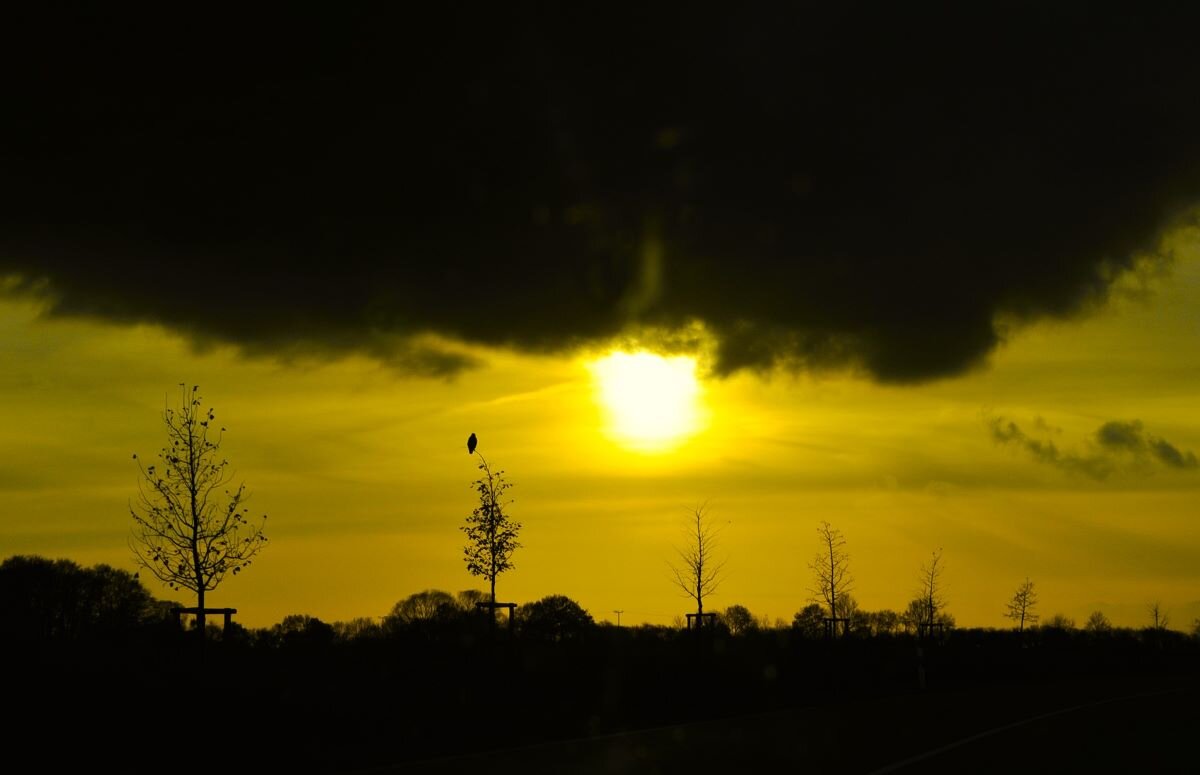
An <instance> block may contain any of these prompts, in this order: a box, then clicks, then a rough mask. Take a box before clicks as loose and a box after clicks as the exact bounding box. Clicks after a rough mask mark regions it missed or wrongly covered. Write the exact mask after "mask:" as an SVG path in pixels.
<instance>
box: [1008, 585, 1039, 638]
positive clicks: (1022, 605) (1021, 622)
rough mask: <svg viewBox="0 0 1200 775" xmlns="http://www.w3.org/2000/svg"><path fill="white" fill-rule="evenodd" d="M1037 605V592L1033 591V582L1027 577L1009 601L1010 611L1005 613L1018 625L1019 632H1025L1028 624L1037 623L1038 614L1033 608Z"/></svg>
mask: <svg viewBox="0 0 1200 775" xmlns="http://www.w3.org/2000/svg"><path fill="white" fill-rule="evenodd" d="M1036 607H1037V593H1036V592H1034V591H1033V582H1032V581H1030V580H1029V579H1028V578H1026V579H1025V582H1024V583H1023V584H1021V586H1019V587H1017V591H1016V592H1015V593H1013V596H1012V600H1010V601H1008V611H1007V612H1006V613H1005V614H1004V615H1005V616H1006V617H1008V618H1009V619H1012V620H1013V622H1014V623H1015V624H1016V625H1017V632H1024V631H1025V625H1026V624H1028V625H1029V626H1030V627H1032V626H1033V625H1035V624H1037V620H1038V615H1037V614H1036V613H1034V610H1033V609H1034V608H1036Z"/></svg>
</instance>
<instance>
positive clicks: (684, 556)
mask: <svg viewBox="0 0 1200 775" xmlns="http://www.w3.org/2000/svg"><path fill="white" fill-rule="evenodd" d="M718 532H719V531H718V528H717V526H716V524H715V523H714V521H713V520H712V517H711V514H710V513H709V511H708V509H707V507H706V506H699V507H697V508H695V509H693V510H692V513H691V514H690V515H689V517H688V520H687V524H686V528H685V534H686V538H685V542H684V545H683V547H682V548H677V549H676V552H677V555H678V557H677V561H676V562H673V563H671V564H670V567H671V573H672V576H673V578H674V581H675V584H676V586H678V587H679V588H680V589H681V590H682V591H683V593H684V595H686V596H687V597H689V598H691V600H692V601H693V602H694V603H695V604H696V622H697V624H698V625H699V624H702V623H703V622H705V621H706V618H705V612H704V601H705V600H706V599H707V598H709V597H710V596H711V595H712V594H713V593H715V592H716V590H717V588H718V587H719V586H720V585H721V582H722V580H723V579H722V570H723V569H724V566H725V561H724V560H722V559H719V558H718V556H717V534H718ZM817 534H818V536H819V537H820V549H819V550H818V551H817V553H816V555H815V556H814V557H813V559H812V561H811V562H810V563H809V569H810V570H811V571H812V573H813V582H814V583H813V587H812V588H811V589H810V590H809V591H810V593H811V597H810V600H811V602H812V605H810V606H809V607H807V608H804V609H802V610H801V611H800V612H798V613H797V614H796V617H795V621H796V622H797V625H798V626H800V627H801V628H802V629H808V628H810V627H812V628H815V629H819V630H823V631H824V632H826V633H828V634H829V635H834V636H836V635H844V634H846V633H847V632H849V631H850V629H851V627H852V626H855V625H857V624H860V622H859V621H858V620H857V619H856V618H855V617H856V614H857V613H858V604H857V603H856V602H855V601H854V598H853V597H852V596H851V595H850V593H851V591H853V589H854V577H853V576H852V575H851V573H850V554H849V552H848V551H847V549H846V538H845V536H843V535H842V532H841V531H840V530H838V529H837V528H835V527H833V526H832V525H830V524H829V523H828V522H822V523H821V524H820V526H818V528H817ZM942 571H943V565H942V551H941V549H938V550H937V551H935V552H934V553H933V556H932V557H931V558H930V560H929V562H927V563H925V564H924V565H922V566H921V570H920V574H919V577H918V583H919V584H918V590H917V594H916V596H915V597H914V599H913V600H912V602H910V603H909V606H908V608H907V609H906V610H905V612H904V614H896V615H895V622H896V623H897V624H898V623H900V622H905V623H907V624H908V625H909V626H911V628H912V629H913V630H914V631H916V632H920V631H932V630H934V629H935V628H937V627H947V626H953V623H954V622H953V619H952V618H951V617H950V616H949V615H948V614H947V613H946V612H945V610H944V609H945V605H946V600H945V595H944V593H943V589H942ZM727 610H732V609H727ZM710 618H711V619H712V620H714V621H719V620H720V617H716V616H711V617H710ZM725 618H727V619H728V618H729V617H728V616H726V617H725Z"/></svg>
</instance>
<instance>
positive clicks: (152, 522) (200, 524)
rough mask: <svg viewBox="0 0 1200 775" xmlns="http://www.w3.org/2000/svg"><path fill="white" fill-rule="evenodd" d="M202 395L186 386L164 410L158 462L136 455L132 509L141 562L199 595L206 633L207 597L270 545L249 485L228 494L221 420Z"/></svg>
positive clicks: (161, 577)
mask: <svg viewBox="0 0 1200 775" xmlns="http://www.w3.org/2000/svg"><path fill="white" fill-rule="evenodd" d="M199 391H200V388H199V386H194V387H192V389H191V390H190V391H188V390H187V388H186V386H185V385H182V384H181V385H180V386H179V394H180V405H179V408H177V409H175V408H171V407H167V408H166V409H164V410H163V415H162V419H163V424H164V425H166V428H167V446H165V447H163V448H162V450H161V451H160V452H159V454H158V458H159V461H160V462H159V463H157V464H152V465H143V464H142V462H141V460H140V459H139V458H138V456H137V455H134V456H133V457H134V460H137V461H138V463H137V465H138V470H139V471H140V473H141V478H140V480H139V482H138V499H137V502H136V504H130V507H129V512H130V514H131V515H132V516H133V522H134V527H133V536H132V539H131V540H130V548H131V549H132V550H133V553H134V557H135V558H136V560H137V563H138V565H140V566H141V567H142V568H144V569H146V570H147V571H149V572H150V573H151V574H152V575H153V576H154V577H155V578H157V579H158V580H159V581H161V582H163V583H164V584H166V585H167V586H168V587H170V588H171V589H186V590H188V591H190V592H192V593H194V594H195V595H196V606H197V608H199V609H200V610H201V613H200V614H198V616H197V621H196V625H197V629H198V630H199V631H200V632H201V633H203V632H204V613H203V609H204V595H205V593H206V592H210V591H212V590H214V589H216V588H217V587H218V586H219V585H220V584H221V582H222V581H223V580H224V579H225V577H226V576H227V575H228V574H233V575H235V576H236V575H237V574H238V573H240V572H241V571H242V570H243V569H244V568H245V567H247V566H248V565H250V564H251V561H252V560H253V558H254V557H255V556H256V555H257V554H258V553H259V551H260V550H262V548H263V546H264V545H265V544H266V542H267V537H266V536H265V535H263V532H262V531H263V526H264V524H265V522H266V519H267V518H266V515H264V516H263V517H262V520H260V521H257V522H254V523H252V522H251V521H250V519H249V517H248V516H247V515H248V513H249V509H247V508H246V507H245V503H246V500H247V498H248V495H247V493H246V486H245V485H244V484H239V485H238V486H237V487H236V488H233V489H232V490H231V489H227V488H228V487H229V485H230V484H231V482H232V481H233V474H232V472H230V471H229V470H228V466H229V461H228V460H226V459H225V458H223V457H221V442H222V439H223V437H224V434H225V429H224V428H220V429H219V430H214V426H213V421H214V420H215V419H216V415H215V414H214V413H213V410H212V409H211V408H209V409H203V408H202V400H201V397H200V393H199Z"/></svg>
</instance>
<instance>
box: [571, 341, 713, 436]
mask: <svg viewBox="0 0 1200 775" xmlns="http://www.w3.org/2000/svg"><path fill="white" fill-rule="evenodd" d="M591 370H592V374H593V375H594V376H595V379H596V386H597V395H598V399H599V401H600V404H601V405H602V406H603V407H604V408H605V410H607V412H608V415H609V424H610V432H611V433H612V435H613V436H614V437H615V438H616V439H617V441H618V442H620V443H621V444H622V445H624V446H626V447H629V448H632V449H638V450H641V451H645V452H661V451H666V450H668V449H671V448H673V447H675V446H677V445H678V444H679V443H680V442H681V441H683V440H684V439H685V438H687V437H688V436H690V435H691V434H693V433H695V432H696V431H698V430H700V428H701V425H702V422H701V416H700V410H699V406H698V404H699V400H698V399H699V396H700V383H699V381H698V380H697V379H696V361H695V359H694V358H689V357H686V356H675V357H670V358H664V357H662V356H660V355H653V354H652V353H646V352H638V353H626V352H614V353H612V354H611V355H608V356H606V357H604V358H602V359H600V360H598V361H595V362H593V363H592V364H591Z"/></svg>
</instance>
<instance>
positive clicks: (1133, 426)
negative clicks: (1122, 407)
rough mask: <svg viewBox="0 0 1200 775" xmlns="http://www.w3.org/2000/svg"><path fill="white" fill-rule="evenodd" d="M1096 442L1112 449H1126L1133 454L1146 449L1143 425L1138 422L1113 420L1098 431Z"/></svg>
mask: <svg viewBox="0 0 1200 775" xmlns="http://www.w3.org/2000/svg"><path fill="white" fill-rule="evenodd" d="M1096 440H1097V441H1099V442H1100V444H1101V445H1102V446H1104V447H1108V448H1110V449H1126V450H1129V451H1132V452H1136V451H1140V450H1142V449H1144V448H1145V447H1146V438H1145V435H1144V434H1143V433H1142V423H1141V422H1139V421H1138V420H1134V421H1132V422H1121V421H1119V420H1113V421H1111V422H1106V423H1104V424H1103V425H1101V426H1100V427H1099V429H1097V430H1096Z"/></svg>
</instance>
